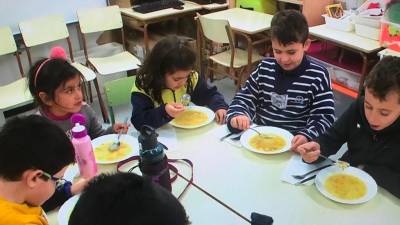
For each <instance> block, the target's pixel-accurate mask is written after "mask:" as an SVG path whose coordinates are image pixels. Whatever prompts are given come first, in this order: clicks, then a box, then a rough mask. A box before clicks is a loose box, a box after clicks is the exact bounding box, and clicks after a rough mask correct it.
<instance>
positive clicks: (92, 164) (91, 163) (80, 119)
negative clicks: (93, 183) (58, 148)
mask: <svg viewBox="0 0 400 225" xmlns="http://www.w3.org/2000/svg"><path fill="white" fill-rule="evenodd" d="M71 122H72V124H74V127H73V128H72V130H71V131H72V140H71V141H72V144H73V145H74V148H75V157H76V161H77V162H78V166H79V171H80V174H81V176H82V177H83V178H86V179H90V178H92V177H94V176H96V174H97V165H96V160H95V158H94V153H93V146H92V141H91V140H90V137H89V135H88V134H87V130H86V127H85V126H83V125H82V124H85V122H86V118H85V116H84V115H82V114H80V113H75V114H74V115H72V117H71Z"/></svg>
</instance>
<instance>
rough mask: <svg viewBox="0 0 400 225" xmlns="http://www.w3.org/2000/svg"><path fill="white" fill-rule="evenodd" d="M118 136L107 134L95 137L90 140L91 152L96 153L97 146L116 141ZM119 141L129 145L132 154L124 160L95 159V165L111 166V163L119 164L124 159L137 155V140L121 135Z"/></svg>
mask: <svg viewBox="0 0 400 225" xmlns="http://www.w3.org/2000/svg"><path fill="white" fill-rule="evenodd" d="M117 136H118V134H107V135H103V136H100V137H97V138H95V139H93V140H92V146H93V151H94V152H95V151H96V147H98V146H99V145H101V144H103V143H105V142H109V141H113V140H116V139H117ZM120 141H124V142H127V143H128V144H130V145H131V147H132V148H133V150H132V152H131V153H130V154H128V155H126V156H125V157H124V158H121V159H116V160H106V161H104V160H97V159H96V163H97V164H113V163H117V162H121V161H123V160H125V159H128V158H129V157H132V156H135V155H139V143H138V141H137V139H135V138H134V137H133V136H131V135H128V134H122V135H121V138H120Z"/></svg>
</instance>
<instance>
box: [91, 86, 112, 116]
mask: <svg viewBox="0 0 400 225" xmlns="http://www.w3.org/2000/svg"><path fill="white" fill-rule="evenodd" d="M93 83H94V87H95V88H96V92H97V98H98V99H99V103H100V109H101V114H102V115H103V120H104V122H105V123H109V122H110V119H109V118H108V112H107V109H106V106H105V105H104V102H103V97H101V93H100V88H99V83H98V82H97V78H95V79H94V80H93Z"/></svg>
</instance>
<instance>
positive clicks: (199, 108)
mask: <svg viewBox="0 0 400 225" xmlns="http://www.w3.org/2000/svg"><path fill="white" fill-rule="evenodd" d="M187 109H188V110H196V111H200V112H204V113H206V114H207V116H208V119H207V121H206V122H204V123H201V124H199V125H194V126H181V125H179V124H176V123H174V120H171V121H170V122H169V123H170V124H171V125H172V126H174V127H178V128H183V129H195V128H199V127H202V126H205V125H207V124H209V123H211V122H212V121H213V120H214V118H215V114H214V112H213V111H212V110H211V109H209V108H207V107H204V106H197V105H193V106H188V107H187Z"/></svg>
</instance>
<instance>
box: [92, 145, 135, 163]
mask: <svg viewBox="0 0 400 225" xmlns="http://www.w3.org/2000/svg"><path fill="white" fill-rule="evenodd" d="M112 143H113V142H112V141H110V142H106V143H103V144H101V145H100V146H98V147H97V148H95V151H94V155H95V157H96V160H99V161H116V160H122V159H124V158H126V156H127V155H129V154H130V153H131V152H132V147H131V146H130V145H129V144H127V143H125V142H122V141H121V145H120V146H119V148H118V150H115V151H110V150H109V149H108V148H109V147H110V145H112Z"/></svg>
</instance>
